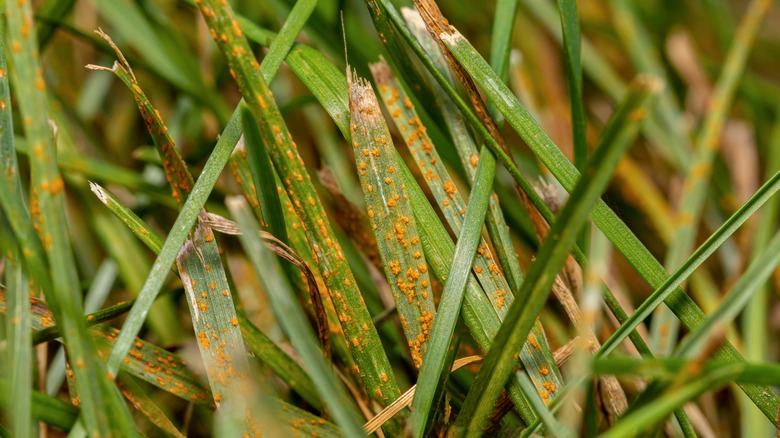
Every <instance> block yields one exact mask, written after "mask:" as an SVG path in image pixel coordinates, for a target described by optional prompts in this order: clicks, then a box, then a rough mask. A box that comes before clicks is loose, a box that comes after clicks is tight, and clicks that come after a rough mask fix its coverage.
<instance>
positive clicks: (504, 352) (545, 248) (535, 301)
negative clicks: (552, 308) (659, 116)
mask: <svg viewBox="0 0 780 438" xmlns="http://www.w3.org/2000/svg"><path fill="white" fill-rule="evenodd" d="M444 38H447V37H444ZM448 45H449V44H448ZM659 88H660V84H659V83H658V81H657V80H656V79H653V78H640V79H639V80H637V81H636V83H635V86H634V87H633V88H632V91H631V92H629V94H628V98H627V99H626V101H625V102H624V103H623V104H622V105H621V106H620V108H619V109H618V110H617V111H616V112H615V114H614V115H613V118H612V119H611V121H610V124H609V125H608V126H607V128H605V132H604V134H603V135H602V138H601V140H600V142H599V145H598V147H597V149H596V152H595V153H594V155H593V157H592V158H591V160H590V161H589V163H588V166H587V168H586V170H585V174H586V175H588V176H589V178H587V179H582V180H580V182H579V183H578V184H577V185H576V186H575V189H574V190H573V191H572V196H571V197H570V198H569V201H568V202H567V203H566V205H565V206H564V208H563V210H562V211H561V213H560V215H559V216H558V219H557V220H556V222H555V223H554V224H553V226H552V228H551V230H550V233H549V234H548V237H547V239H545V241H544V242H543V243H542V247H541V248H540V250H539V252H538V254H537V258H536V260H535V261H534V263H533V264H532V265H531V269H530V271H529V273H528V276H527V277H526V279H525V281H524V282H523V286H522V287H521V289H520V292H519V293H518V296H517V299H516V300H515V303H514V304H513V305H512V307H510V309H509V313H508V314H507V317H506V321H507V323H505V324H503V325H502V326H501V329H500V330H499V331H498V333H497V334H496V337H495V339H494V340H493V344H492V345H491V348H490V350H489V351H488V353H487V355H486V356H485V362H484V363H483V365H482V367H481V368H480V371H479V373H478V374H477V378H476V380H475V382H474V385H473V386H472V390H471V391H469V395H468V396H467V397H466V401H465V402H464V407H463V409H462V411H461V416H459V420H457V423H456V428H457V429H458V430H459V433H478V432H479V431H480V430H481V428H482V424H484V421H485V420H486V419H487V418H488V416H489V414H490V411H491V410H492V408H493V403H494V402H495V400H496V399H497V398H498V395H499V393H500V391H501V389H502V388H503V386H504V384H505V383H506V379H507V377H508V376H509V374H510V373H511V372H512V370H513V369H514V367H515V366H516V365H515V364H516V361H515V359H514V354H515V351H517V350H518V349H519V348H520V346H521V345H522V343H523V342H525V340H526V336H527V334H528V332H529V331H530V329H531V326H532V325H533V323H534V320H535V318H536V316H537V315H538V313H539V311H540V310H541V308H542V307H543V306H544V303H545V301H546V299H547V296H548V294H549V292H550V290H549V289H550V286H551V285H552V283H553V281H554V279H555V276H556V273H557V271H558V270H559V269H560V267H561V266H562V264H563V262H564V260H565V259H566V257H567V256H568V253H569V251H570V249H571V247H572V246H573V244H574V243H575V240H576V237H577V235H578V234H579V230H580V228H581V227H582V225H583V224H584V223H585V221H586V220H587V217H588V214H589V213H590V210H591V208H592V207H593V205H594V204H595V203H596V202H597V201H598V200H599V198H600V196H601V193H602V192H603V190H604V189H605V188H606V185H607V183H608V182H609V179H610V177H611V176H612V171H613V170H614V169H615V167H616V166H617V163H618V161H619V160H620V157H621V156H622V155H623V152H625V151H626V150H627V149H628V146H629V145H630V144H631V142H632V141H633V140H634V138H635V136H636V134H637V132H638V130H639V126H640V125H641V121H642V119H643V118H644V117H645V113H646V111H647V105H648V104H649V102H650V101H651V99H650V98H651V97H653V96H654V95H655V94H656V93H658V91H659Z"/></svg>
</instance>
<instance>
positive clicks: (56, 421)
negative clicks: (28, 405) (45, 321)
mask: <svg viewBox="0 0 780 438" xmlns="http://www.w3.org/2000/svg"><path fill="white" fill-rule="evenodd" d="M10 395H11V384H10V383H8V382H7V381H6V380H5V379H0V407H2V408H3V410H7V409H8V408H9V405H10V404H11V403H15V401H12V400H11V399H10V398H9V397H10ZM78 415H79V408H77V407H75V406H73V405H72V404H70V403H66V402H64V401H62V400H60V399H57V398H54V397H50V396H48V395H46V394H44V393H42V392H38V391H32V417H33V418H34V419H36V420H38V421H43V422H44V423H46V424H48V425H50V426H54V427H56V428H58V429H61V430H64V431H66V432H67V431H69V430H70V428H71V427H73V424H74V423H75V422H76V419H77V418H78Z"/></svg>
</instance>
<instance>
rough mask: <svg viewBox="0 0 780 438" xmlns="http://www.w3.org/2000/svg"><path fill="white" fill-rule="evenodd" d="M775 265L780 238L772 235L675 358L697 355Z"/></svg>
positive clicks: (778, 253)
mask: <svg viewBox="0 0 780 438" xmlns="http://www.w3.org/2000/svg"><path fill="white" fill-rule="evenodd" d="M778 263H780V234H775V236H774V237H773V238H772V239H771V240H770V241H769V243H768V244H767V246H766V250H764V252H763V253H762V254H760V255H758V256H756V257H755V258H754V259H753V261H752V262H751V264H750V266H749V267H748V268H747V270H745V272H744V273H743V274H742V276H741V277H740V278H739V280H737V282H736V283H734V286H732V288H731V292H729V294H728V295H726V296H725V297H724V298H723V301H721V303H720V305H719V306H718V308H717V309H716V310H715V311H714V312H712V313H711V314H710V315H708V316H707V318H705V319H704V322H702V324H701V325H700V326H699V327H697V328H696V330H694V331H693V332H691V333H690V334H688V335H687V336H686V337H685V338H683V340H682V341H680V343H679V344H678V345H677V348H676V349H675V352H674V355H675V356H681V357H687V358H691V357H692V356H694V355H696V353H697V352H699V351H700V350H701V347H702V346H703V345H704V343H705V342H706V341H707V340H708V336H709V335H711V334H712V331H713V330H715V329H716V328H717V327H719V326H723V325H724V324H727V323H728V322H730V321H731V320H732V319H734V317H736V316H737V314H738V313H739V312H740V311H741V310H742V309H743V308H744V307H745V305H746V304H747V303H748V301H749V300H750V299H751V298H752V297H753V296H754V294H755V293H756V292H757V291H758V289H759V288H760V287H761V286H762V285H764V284H765V283H766V281H767V280H768V279H769V276H770V275H771V274H772V272H773V271H774V270H775V268H776V267H777V265H778Z"/></svg>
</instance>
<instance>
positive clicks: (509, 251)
mask: <svg viewBox="0 0 780 438" xmlns="http://www.w3.org/2000/svg"><path fill="white" fill-rule="evenodd" d="M498 8H499V6H498V5H497V9H496V15H497V17H496V18H498V14H499V12H498ZM401 12H402V13H403V15H404V19H405V20H406V23H407V25H408V26H409V30H410V31H411V32H412V33H413V34H414V36H415V37H416V38H417V40H418V41H419V42H420V44H421V45H422V47H423V48H424V49H425V51H426V52H427V53H428V55H429V56H430V57H431V60H432V62H433V64H434V65H435V66H436V67H437V68H438V69H439V71H441V73H442V75H443V76H444V77H445V78H446V79H447V81H448V82H449V83H452V79H451V77H450V74H449V69H448V67H447V62H446V61H445V60H444V56H443V55H442V54H441V51H440V49H439V46H438V45H437V44H436V42H435V41H434V40H433V38H432V37H431V35H430V33H428V30H427V29H426V28H425V23H424V22H423V21H422V17H420V14H418V13H417V12H416V11H414V10H412V9H408V8H403V9H402V10H401ZM510 12H511V11H508V10H507V11H504V13H503V14H502V19H501V24H499V22H498V21H497V22H496V25H495V27H494V33H498V32H500V31H501V30H500V29H505V28H506V27H508V26H511V25H512V23H513V20H508V21H509V22H508V23H504V21H507V17H505V16H504V15H506V14H509V13H510ZM504 32H506V30H505V31H504ZM510 37H511V32H510V34H509V35H508V36H505V35H502V36H501V37H499V38H498V39H497V40H496V39H494V47H496V49H495V50H493V49H492V48H491V56H492V55H493V54H496V51H498V52H500V53H503V52H504V51H505V50H508V48H509V47H510V46H511V43H510V41H509V39H511V38H510ZM502 45H503V46H505V48H504V49H501V50H499V48H500V46H502ZM496 56H498V55H496ZM502 77H503V76H502ZM426 79H427V78H426ZM427 82H430V81H427ZM429 86H430V87H431V88H432V89H433V95H434V97H435V98H436V104H437V107H438V108H439V110H440V111H441V113H442V117H443V118H444V122H445V124H446V125H447V128H448V129H449V131H450V135H451V136H452V139H453V143H454V144H455V148H456V150H457V152H458V156H459V157H460V160H461V164H462V165H463V168H464V169H465V171H466V174H467V175H469V177H470V179H471V181H473V180H474V177H475V176H476V170H477V163H478V162H479V157H480V153H479V150H478V149H477V145H476V144H475V142H474V138H473V137H472V135H471V133H470V132H469V130H468V127H467V126H466V125H464V124H463V116H462V115H461V114H460V112H459V111H458V109H457V108H456V107H455V105H454V104H453V103H452V102H451V101H450V99H449V97H447V95H446V93H445V92H444V91H443V90H442V89H441V87H439V86H438V84H435V83H430V84H429ZM488 108H489V109H491V108H493V105H492V104H491V103H490V102H488ZM491 114H492V113H491ZM492 115H493V117H496V115H495V114H492ZM496 121H497V122H499V119H498V118H497V117H496ZM396 123H397V122H396ZM434 167H436V163H434ZM434 193H435V192H434ZM437 199H438V198H437ZM439 202H441V201H439ZM445 217H447V216H445ZM453 217H454V216H453ZM447 218H448V219H450V218H449V217H447ZM450 225H451V226H452V224H450ZM486 225H487V228H488V233H489V234H490V238H491V239H492V241H493V244H494V247H495V249H496V253H497V254H498V259H499V261H500V263H501V266H502V267H503V268H504V273H505V277H506V279H507V282H508V283H509V287H510V289H511V291H513V292H514V291H517V290H518V289H519V287H520V282H521V281H522V278H523V274H522V271H521V269H520V263H519V261H518V259H517V254H516V253H515V247H514V243H513V241H512V236H511V235H510V233H509V230H508V229H507V224H506V220H505V219H504V213H503V211H502V209H501V205H500V204H499V201H498V199H497V196H496V195H495V194H491V196H490V201H489V204H488V216H487V220H486ZM498 308H499V309H500V308H501V306H499V307H498Z"/></svg>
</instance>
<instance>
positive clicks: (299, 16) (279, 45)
mask: <svg viewBox="0 0 780 438" xmlns="http://www.w3.org/2000/svg"><path fill="white" fill-rule="evenodd" d="M316 6H317V0H303V1H297V2H295V6H293V8H292V10H291V11H290V15H289V16H288V17H287V20H285V21H284V25H283V26H282V28H281V29H279V34H278V35H277V36H276V38H274V40H273V42H272V43H271V46H270V47H269V48H268V54H267V55H266V57H265V58H263V76H264V77H265V78H266V81H267V82H268V83H270V82H271V80H270V78H273V77H274V76H276V72H277V71H279V67H280V66H281V65H282V61H284V58H285V57H286V56H287V53H288V52H289V51H290V47H292V46H293V44H294V43H295V38H296V37H297V36H298V34H299V33H301V30H302V29H303V26H305V25H306V21H307V20H308V19H309V17H310V16H311V13H312V12H314V8H315V7H316Z"/></svg>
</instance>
